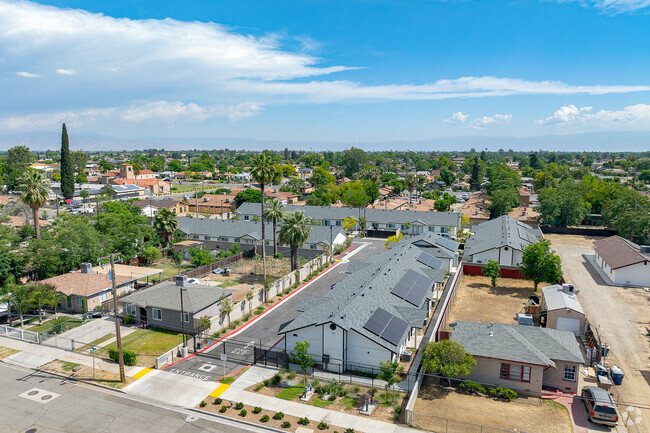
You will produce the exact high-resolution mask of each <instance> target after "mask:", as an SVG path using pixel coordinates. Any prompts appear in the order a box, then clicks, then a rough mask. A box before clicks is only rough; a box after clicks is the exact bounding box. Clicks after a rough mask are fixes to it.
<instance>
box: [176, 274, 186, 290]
mask: <svg viewBox="0 0 650 433" xmlns="http://www.w3.org/2000/svg"><path fill="white" fill-rule="evenodd" d="M176 285H177V286H178V287H185V286H187V275H177V276H176Z"/></svg>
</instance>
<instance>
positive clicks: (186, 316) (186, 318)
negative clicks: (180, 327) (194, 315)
mask: <svg viewBox="0 0 650 433" xmlns="http://www.w3.org/2000/svg"><path fill="white" fill-rule="evenodd" d="M183 322H185V323H190V313H183Z"/></svg>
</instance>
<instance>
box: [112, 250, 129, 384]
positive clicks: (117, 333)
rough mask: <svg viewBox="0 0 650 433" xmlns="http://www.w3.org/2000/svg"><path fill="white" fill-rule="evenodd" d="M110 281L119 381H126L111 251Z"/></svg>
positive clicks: (113, 259)
mask: <svg viewBox="0 0 650 433" xmlns="http://www.w3.org/2000/svg"><path fill="white" fill-rule="evenodd" d="M111 282H112V283H113V313H114V314H115V336H116V337H117V360H118V361H119V363H120V382H122V383H124V382H126V377H125V376H124V357H123V356H122V334H121V333H120V318H119V316H118V315H117V283H116V282H115V254H112V253H111Z"/></svg>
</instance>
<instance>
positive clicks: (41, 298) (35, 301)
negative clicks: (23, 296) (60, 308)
mask: <svg viewBox="0 0 650 433" xmlns="http://www.w3.org/2000/svg"><path fill="white" fill-rule="evenodd" d="M55 298H56V293H55V292H54V290H52V289H51V288H49V287H47V286H42V285H40V284H36V285H34V286H33V287H32V289H31V291H30V292H29V302H30V303H31V304H32V305H34V306H35V307H38V324H39V325H42V324H43V306H44V305H52V304H53V303H54V302H55Z"/></svg>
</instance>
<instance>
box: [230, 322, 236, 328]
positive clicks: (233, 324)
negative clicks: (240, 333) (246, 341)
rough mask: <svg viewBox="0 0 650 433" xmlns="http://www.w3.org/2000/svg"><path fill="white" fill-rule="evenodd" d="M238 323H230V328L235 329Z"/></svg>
mask: <svg viewBox="0 0 650 433" xmlns="http://www.w3.org/2000/svg"><path fill="white" fill-rule="evenodd" d="M236 327H237V325H235V322H232V323H231V324H230V325H228V329H235V328H236Z"/></svg>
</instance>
